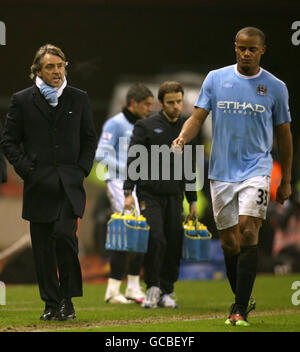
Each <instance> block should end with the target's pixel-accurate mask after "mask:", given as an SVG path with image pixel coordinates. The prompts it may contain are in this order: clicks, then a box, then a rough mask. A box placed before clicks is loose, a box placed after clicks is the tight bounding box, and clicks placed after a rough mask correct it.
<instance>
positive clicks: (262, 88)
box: [256, 84, 268, 95]
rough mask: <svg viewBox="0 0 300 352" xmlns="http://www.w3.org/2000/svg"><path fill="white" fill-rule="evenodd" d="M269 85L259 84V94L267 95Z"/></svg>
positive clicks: (257, 90)
mask: <svg viewBox="0 0 300 352" xmlns="http://www.w3.org/2000/svg"><path fill="white" fill-rule="evenodd" d="M267 90H268V89H267V87H266V86H264V85H263V84H259V85H258V86H257V89H256V93H257V94H258V95H267Z"/></svg>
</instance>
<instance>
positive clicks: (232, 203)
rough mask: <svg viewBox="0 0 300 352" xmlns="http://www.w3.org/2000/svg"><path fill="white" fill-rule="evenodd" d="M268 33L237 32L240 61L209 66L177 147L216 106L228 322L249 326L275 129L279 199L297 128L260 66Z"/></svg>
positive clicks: (215, 159) (279, 89) (215, 190)
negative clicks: (229, 301)
mask: <svg viewBox="0 0 300 352" xmlns="http://www.w3.org/2000/svg"><path fill="white" fill-rule="evenodd" d="M265 51H266V46H265V35H264V33H263V32H262V31H261V30H259V29H258V28H255V27H245V28H243V29H241V30H240V31H239V32H238V33H237V35H236V37H235V52H236V60H237V63H236V64H235V65H231V66H227V67H223V68H221V69H218V70H214V71H211V72H209V74H208V75H207V77H206V79H205V80H204V83H203V85H202V88H201V91H200V95H199V97H198V99H197V101H196V103H195V108H194V111H193V114H192V116H191V117H190V118H189V119H188V120H187V121H186V122H185V124H184V125H183V128H182V130H181V132H180V134H179V136H178V138H176V139H175V140H174V141H173V147H176V146H180V147H183V146H184V144H185V143H187V142H189V141H190V140H191V139H192V138H194V137H195V136H196V135H197V133H198V132H199V130H200V128H201V125H202V123H203V122H204V120H205V118H206V117H207V115H208V113H209V112H212V147H211V155H210V163H209V176H208V177H209V179H210V188H211V198H212V205H213V212H214V218H215V222H216V226H217V229H218V231H219V237H220V241H221V246H222V249H223V253H224V258H225V265H226V271H227V277H228V280H229V283H230V286H231V289H232V292H233V293H234V295H235V302H234V304H233V305H232V306H231V311H230V315H229V317H228V319H227V320H226V324H232V325H241V326H248V325H249V323H248V321H247V316H248V313H249V311H250V310H252V309H254V308H255V300H254V298H253V297H252V296H251V293H252V288H253V285H254V282H255V277H256V267H257V260H258V255H257V244H258V238H259V229H260V227H261V224H262V220H263V219H265V217H266V211H267V205H268V202H269V198H270V176H271V171H272V167H273V160H272V156H271V151H272V147H273V130H274V131H275V133H276V137H277V145H278V151H279V157H280V165H281V171H282V180H281V184H280V186H279V187H278V189H277V195H276V200H277V201H278V202H279V203H280V204H283V202H284V201H285V200H286V199H288V198H289V196H290V194H291V166H292V135H291V130H290V122H291V117H290V111H289V103H288V91H287V87H286V85H285V84H284V82H282V81H281V80H280V79H278V78H276V77H275V76H274V75H272V74H271V73H269V72H268V71H266V70H264V69H263V68H261V67H260V60H261V56H262V55H263V54H264V53H265Z"/></svg>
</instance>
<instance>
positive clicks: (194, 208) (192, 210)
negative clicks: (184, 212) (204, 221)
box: [189, 203, 199, 219]
mask: <svg viewBox="0 0 300 352" xmlns="http://www.w3.org/2000/svg"><path fill="white" fill-rule="evenodd" d="M198 217H199V213H198V208H197V203H193V204H190V213H189V219H194V218H196V219H198Z"/></svg>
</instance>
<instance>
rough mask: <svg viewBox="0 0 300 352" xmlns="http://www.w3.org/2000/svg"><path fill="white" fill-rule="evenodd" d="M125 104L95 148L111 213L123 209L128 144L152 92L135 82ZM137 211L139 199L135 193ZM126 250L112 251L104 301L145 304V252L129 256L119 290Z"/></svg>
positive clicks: (149, 104)
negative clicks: (103, 167)
mask: <svg viewBox="0 0 300 352" xmlns="http://www.w3.org/2000/svg"><path fill="white" fill-rule="evenodd" d="M126 104H127V105H126V107H125V108H124V109H123V110H122V111H121V112H119V113H118V114H116V115H115V116H113V117H111V118H109V119H108V120H107V121H106V122H105V123H104V125H103V128H102V133H101V136H100V139H99V143H98V147H97V150H96V156H95V159H96V161H98V162H100V163H102V164H105V165H106V166H107V169H108V171H107V173H106V178H105V180H106V185H107V195H108V198H109V200H110V204H111V210H112V212H118V213H120V212H122V210H123V208H124V199H125V197H124V191H123V184H124V180H125V179H126V169H127V154H128V146H129V142H130V138H131V134H132V130H133V127H134V124H135V122H136V121H137V120H139V119H141V118H146V117H148V116H149V114H150V113H151V111H152V104H153V93H152V92H151V91H150V90H149V89H148V87H146V86H144V85H143V84H141V83H136V84H133V85H132V86H131V87H130V88H129V90H128V92H127V95H126ZM132 197H133V198H134V201H135V202H134V203H135V207H136V210H137V212H139V208H138V200H137V197H136V194H135V192H132ZM127 257H128V253H127V252H122V251H111V255H110V268H111V271H110V275H109V279H108V283H107V288H106V292H105V297H104V300H105V302H107V303H118V304H129V303H132V302H133V301H135V302H137V303H142V301H143V299H144V296H145V294H144V292H143V291H142V289H141V286H140V271H141V268H142V265H143V259H144V258H143V255H142V254H139V253H134V254H132V255H131V256H130V257H129V264H128V270H127V288H126V291H125V295H123V294H122V293H121V292H120V287H121V283H122V279H123V278H124V276H125V272H126V264H127Z"/></svg>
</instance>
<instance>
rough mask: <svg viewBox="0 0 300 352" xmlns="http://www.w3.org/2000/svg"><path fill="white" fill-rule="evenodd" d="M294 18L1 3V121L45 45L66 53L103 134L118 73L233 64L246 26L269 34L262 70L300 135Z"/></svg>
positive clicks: (93, 3) (159, 5)
mask: <svg viewBox="0 0 300 352" xmlns="http://www.w3.org/2000/svg"><path fill="white" fill-rule="evenodd" d="M271 4H272V5H271ZM297 20H299V21H300V3H299V1H280V2H272V3H268V2H266V1H260V2H257V3H255V2H251V4H250V3H246V2H239V3H236V2H234V1H226V2H219V1H214V0H210V1H189V0H186V1H178V0H173V1H166V0H165V1H156V0H152V1H147V0H146V1H145V0H144V1H141V0H140V1H134V0H127V1H121V0H106V1H104V0H86V1H84V0H82V1H79V0H77V1H71V0H69V1H68V0H60V1H57V0H52V1H48V0H43V1H37V0H31V1H29V0H27V1H26V0H23V1H22V0H9V1H8V0H1V3H0V21H3V22H4V23H5V24H6V31H7V33H6V37H7V38H6V46H0V55H1V83H2V84H1V85H0V96H1V101H0V105H1V120H2V121H3V119H4V115H3V114H5V107H6V105H7V102H8V98H9V96H10V95H11V94H12V93H13V92H14V91H16V90H20V89H22V88H24V87H27V86H28V85H30V84H31V81H30V79H29V77H28V76H29V67H30V65H31V63H32V60H33V57H34V54H35V52H36V50H37V49H38V48H39V47H40V46H41V45H42V44H45V43H53V44H55V45H58V46H60V47H61V48H62V49H63V51H64V52H65V53H66V55H67V58H68V61H69V63H70V64H69V67H68V72H69V76H68V80H69V83H70V84H72V85H74V86H77V87H79V88H81V89H84V90H87V91H88V92H89V95H90V97H91V99H92V101H93V106H94V111H95V120H96V123H97V129H98V132H99V133H100V129H101V125H102V122H103V121H104V119H106V117H107V115H106V114H107V107H108V103H109V99H110V97H111V93H112V89H113V87H114V85H115V84H116V82H117V81H118V79H119V77H120V76H121V75H124V74H126V75H130V74H132V75H145V74H146V75H151V74H157V73H167V72H174V71H178V70H192V71H195V72H200V73H204V74H206V73H207V72H208V71H209V70H211V69H214V68H217V67H220V66H225V65H230V64H232V63H234V62H235V53H234V50H233V42H234V36H235V34H236V32H237V31H238V30H239V29H240V28H242V27H245V26H249V25H251V26H257V27H259V28H261V29H262V30H263V31H264V32H265V33H266V36H267V45H268V50H267V53H266V54H265V56H264V57H263V60H262V66H263V67H264V68H265V69H267V70H269V71H270V72H272V73H273V74H275V75H276V76H277V77H278V78H280V79H282V80H283V81H284V82H286V84H287V86H288V88H289V92H290V107H291V111H292V115H293V117H294V121H293V130H294V134H298V131H299V130H300V128H299V127H300V126H299V124H300V122H299V119H297V116H298V115H299V112H300V104H299V103H298V102H297V97H298V96H299V95H300V91H299V90H300V86H299V84H298V72H299V61H300V46H294V45H293V44H292V42H291V36H292V34H293V32H294V31H293V30H292V29H291V26H292V23H293V22H295V21H297ZM299 38H300V35H299Z"/></svg>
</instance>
